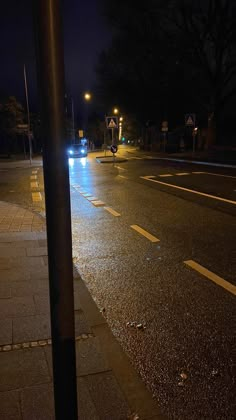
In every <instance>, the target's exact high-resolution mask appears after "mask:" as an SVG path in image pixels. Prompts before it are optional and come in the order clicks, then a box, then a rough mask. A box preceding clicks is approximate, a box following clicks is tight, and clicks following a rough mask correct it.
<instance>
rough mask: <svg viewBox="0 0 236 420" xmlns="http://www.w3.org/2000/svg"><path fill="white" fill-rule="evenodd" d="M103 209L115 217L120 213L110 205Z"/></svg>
mask: <svg viewBox="0 0 236 420" xmlns="http://www.w3.org/2000/svg"><path fill="white" fill-rule="evenodd" d="M104 209H105V210H106V211H108V212H109V213H111V214H112V215H113V216H115V217H119V216H120V213H118V212H117V211H115V210H114V209H112V208H111V207H104Z"/></svg>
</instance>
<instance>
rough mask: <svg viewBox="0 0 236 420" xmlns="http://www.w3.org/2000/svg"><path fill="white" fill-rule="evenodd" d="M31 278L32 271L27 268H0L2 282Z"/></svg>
mask: <svg viewBox="0 0 236 420" xmlns="http://www.w3.org/2000/svg"><path fill="white" fill-rule="evenodd" d="M29 279H30V273H29V272H28V271H26V270H20V269H16V268H14V269H13V268H12V269H10V267H9V269H6V270H1V269H0V282H11V281H22V280H23V281H24V280H29Z"/></svg>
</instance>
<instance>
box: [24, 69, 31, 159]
mask: <svg viewBox="0 0 236 420" xmlns="http://www.w3.org/2000/svg"><path fill="white" fill-rule="evenodd" d="M24 81H25V98H26V106H27V122H28V140H29V158H30V165H31V164H32V143H31V137H30V113H29V97H28V86H27V77H26V69H25V64H24Z"/></svg>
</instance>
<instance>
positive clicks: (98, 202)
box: [91, 200, 105, 207]
mask: <svg viewBox="0 0 236 420" xmlns="http://www.w3.org/2000/svg"><path fill="white" fill-rule="evenodd" d="M91 203H92V204H93V205H94V206H95V207H103V206H105V203H103V201H101V200H93V201H91Z"/></svg>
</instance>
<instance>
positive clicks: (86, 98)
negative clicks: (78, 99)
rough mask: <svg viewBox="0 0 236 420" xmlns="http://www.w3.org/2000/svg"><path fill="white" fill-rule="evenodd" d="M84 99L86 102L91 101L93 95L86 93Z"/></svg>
mask: <svg viewBox="0 0 236 420" xmlns="http://www.w3.org/2000/svg"><path fill="white" fill-rule="evenodd" d="M84 99H85V100H86V101H90V99H91V93H89V92H86V93H85V94H84Z"/></svg>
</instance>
